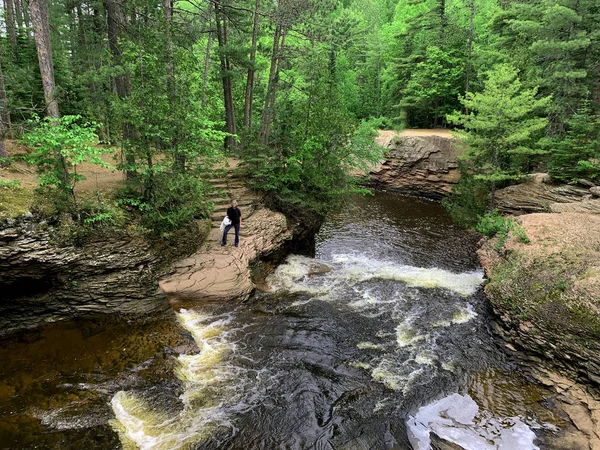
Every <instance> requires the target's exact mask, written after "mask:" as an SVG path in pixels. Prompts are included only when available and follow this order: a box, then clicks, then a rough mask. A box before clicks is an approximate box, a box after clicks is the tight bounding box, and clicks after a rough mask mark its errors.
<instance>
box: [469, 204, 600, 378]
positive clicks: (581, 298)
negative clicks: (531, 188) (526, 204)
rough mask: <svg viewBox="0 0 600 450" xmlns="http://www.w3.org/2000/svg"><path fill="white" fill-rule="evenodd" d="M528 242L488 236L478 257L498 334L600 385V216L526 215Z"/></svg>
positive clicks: (523, 221)
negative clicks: (495, 316)
mask: <svg viewBox="0 0 600 450" xmlns="http://www.w3.org/2000/svg"><path fill="white" fill-rule="evenodd" d="M517 220H518V222H519V223H520V224H521V225H522V226H523V228H524V229H525V231H526V233H527V236H528V237H529V239H531V243H522V242H520V241H519V239H518V238H517V237H514V236H513V237H511V238H510V239H509V240H507V242H506V243H505V244H504V245H502V246H501V247H499V243H498V240H497V239H498V238H495V239H492V240H488V241H486V242H485V243H484V244H483V245H482V247H481V249H480V251H479V254H480V258H481V261H482V264H483V266H484V268H485V271H486V275H487V277H488V279H489V282H488V284H487V285H486V287H485V292H486V294H487V297H488V299H489V301H490V303H491V305H492V307H493V309H494V312H495V313H496V314H497V316H498V317H499V318H500V325H499V326H498V327H497V330H496V331H497V332H498V333H499V334H501V335H502V336H503V337H504V338H505V339H506V340H507V341H508V342H510V343H512V344H513V345H514V346H515V348H516V349H517V350H525V351H526V352H527V353H528V355H530V358H531V360H532V361H534V362H535V363H538V364H546V365H549V366H550V367H552V368H554V369H558V370H559V371H561V372H562V373H565V374H568V375H569V376H571V377H573V378H574V379H578V380H580V381H582V382H584V383H587V384H590V383H591V384H592V385H595V386H596V387H597V388H599V387H600V362H599V361H600V216H598V215H593V214H583V213H563V214H543V213H538V214H528V215H524V216H520V217H519V218H518V219H517Z"/></svg>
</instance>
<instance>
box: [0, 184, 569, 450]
mask: <svg viewBox="0 0 600 450" xmlns="http://www.w3.org/2000/svg"><path fill="white" fill-rule="evenodd" d="M477 240H478V236H477V235H474V234H472V233H469V232H466V231H464V230H462V229H460V228H459V227H457V226H456V225H454V224H453V223H452V222H451V221H450V219H449V217H448V216H447V215H446V214H445V212H444V211H443V209H442V208H441V207H440V206H439V205H438V204H435V203H431V202H426V201H419V200H415V199H408V198H403V197H399V196H395V195H392V194H385V193H380V194H377V195H375V196H374V197H367V198H355V199H353V200H352V201H351V202H349V203H348V204H347V205H345V207H344V208H343V209H342V211H341V212H339V213H337V214H334V215H332V216H330V217H329V218H328V220H327V222H326V223H325V224H324V226H323V228H322V230H321V232H320V233H319V235H318V237H317V248H316V257H315V258H307V257H303V256H296V255H293V256H291V257H290V258H289V259H288V261H287V262H286V263H285V264H283V265H282V266H280V267H278V268H277V270H276V271H274V273H272V274H271V275H269V277H268V278H267V280H266V283H267V284H269V285H270V286H271V290H270V291H269V292H259V293H257V294H256V295H255V296H254V297H253V298H252V299H251V300H250V301H249V302H246V303H244V304H240V305H234V304H228V305H221V306H214V305H211V306H206V305H191V306H188V307H187V309H182V310H180V311H176V312H175V313H165V315H163V316H161V317H157V318H154V319H148V320H146V321H145V322H138V323H121V322H116V323H115V322H107V321H106V320H104V321H97V320H96V321H94V320H91V321H90V320H87V321H80V322H77V323H72V324H66V325H64V324H63V325H56V326H51V327H48V328H47V329H45V330H42V331H39V332H36V333H29V334H25V335H22V336H17V337H14V338H12V339H10V340H5V341H4V342H2V345H1V348H0V356H1V358H2V359H1V361H2V366H1V367H0V415H1V416H2V417H1V418H0V448H15V449H16V448H65V449H67V448H69V449H71V448H72V449H80V448H88V449H108V448H121V447H124V448H131V449H134V448H144V449H155V448H156V449H175V448H191V449H195V448H198V449H353V450H354V449H391V448H393V449H410V448H412V447H411V440H410V438H409V436H413V437H412V445H415V446H416V447H417V448H427V445H426V444H425V443H423V442H424V441H422V440H421V441H419V439H418V438H416V437H414V436H415V433H417V434H418V433H421V434H422V433H424V431H423V429H422V425H423V423H425V422H427V423H429V422H431V423H432V424H433V425H431V426H436V425H435V424H436V420H437V419H435V417H434V418H433V419H431V417H432V416H435V411H434V412H432V411H431V410H429V409H423V410H421V411H419V408H420V407H422V406H425V405H428V404H431V403H434V405H433V406H432V407H430V409H431V408H433V409H435V407H436V406H435V405H436V404H435V402H436V401H438V400H440V399H444V398H448V396H450V395H453V394H454V395H458V394H460V396H459V397H450V400H448V401H450V402H454V404H460V405H463V407H461V408H459V409H462V410H463V411H461V412H464V411H466V410H469V408H472V407H473V405H475V403H477V404H478V405H479V408H480V410H478V412H477V415H478V418H483V419H482V420H483V421H484V423H481V424H479V425H478V426H471V425H465V424H464V423H461V420H463V419H461V417H458V416H457V417H456V418H454V419H453V421H454V425H453V426H455V430H458V431H457V436H458V437H457V441H456V442H458V443H461V445H464V446H465V448H477V449H480V448H487V447H481V446H479V447H478V445H479V444H478V442H479V441H478V440H477V439H483V440H484V441H485V442H487V444H489V445H490V447H489V448H499V447H498V446H499V445H504V447H502V448H505V449H512V448H514V449H528V448H531V449H533V448H537V447H536V445H537V446H539V447H540V448H544V447H543V439H541V440H540V439H539V438H538V439H537V440H535V443H534V439H536V438H535V435H533V433H534V432H536V433H537V434H538V435H539V436H540V437H542V438H543V434H544V429H547V428H548V427H549V426H550V425H549V423H558V422H559V419H557V418H556V417H554V416H553V413H552V411H550V410H547V409H545V408H544V407H543V406H542V405H543V403H544V402H543V401H544V398H545V395H547V393H546V392H544V391H543V390H542V389H540V388H538V387H536V386H533V385H531V384H530V383H528V382H527V381H526V380H524V379H523V378H522V377H521V376H520V375H519V374H518V372H516V371H515V366H514V365H512V364H511V363H510V362H509V361H506V360H505V358H504V354H503V353H502V352H500V351H499V350H498V345H497V343H496V342H494V340H493V338H492V337H491V334H490V332H489V330H488V323H489V317H488V314H487V312H486V310H485V307H484V301H483V297H482V293H481V290H480V287H479V285H480V283H481V281H482V272H481V269H480V268H479V266H478V261H477V257H476V255H475V247H476V242H477ZM474 407H475V408H477V405H475V406H474ZM438 409H439V408H438ZM418 411H419V414H420V415H419V414H417V412H418ZM444 414H446V413H444ZM411 417H412V419H411ZM423 417H428V418H429V419H427V420H425V419H423ZM465 420H466V421H468V418H467V419H464V420H463V422H464V421H465ZM477 420H479V419H477ZM442 421H443V420H442ZM438 422H439V421H438ZM407 424H408V426H407ZM440 426H441V425H440ZM419 427H421V428H419ZM478 427H479V428H478ZM415 430H416V431H415ZM532 430H534V431H532ZM540 430H541V431H540ZM436 432H438V434H439V433H443V432H444V427H443V426H441V428H439V429H438V428H436ZM426 433H428V431H427V432H426ZM482 436H483V437H482ZM532 436H533V437H532ZM519 439H520V440H519ZM419 442H421V444H419ZM419 445H420V446H421V447H419Z"/></svg>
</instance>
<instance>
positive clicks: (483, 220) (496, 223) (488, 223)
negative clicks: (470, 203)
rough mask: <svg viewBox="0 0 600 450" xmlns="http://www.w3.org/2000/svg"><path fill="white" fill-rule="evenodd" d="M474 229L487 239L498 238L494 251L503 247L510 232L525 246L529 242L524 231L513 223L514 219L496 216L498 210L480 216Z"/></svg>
mask: <svg viewBox="0 0 600 450" xmlns="http://www.w3.org/2000/svg"><path fill="white" fill-rule="evenodd" d="M475 229H476V230H477V231H479V232H480V233H482V234H485V235H486V236H488V237H494V236H498V242H497V243H496V245H495V248H496V250H500V249H501V248H502V247H503V246H504V244H505V243H506V240H507V239H508V238H509V236H510V233H511V232H512V233H513V234H514V235H515V236H517V237H518V238H519V240H520V241H521V242H523V243H525V244H527V243H529V242H531V241H530V239H529V237H528V236H527V233H526V232H525V229H524V228H523V227H522V226H521V225H519V224H518V223H517V222H515V219H513V218H512V217H510V218H505V217H503V216H501V215H500V214H498V210H494V211H492V212H490V213H487V214H484V215H483V216H480V217H479V222H478V223H477V225H476V226H475Z"/></svg>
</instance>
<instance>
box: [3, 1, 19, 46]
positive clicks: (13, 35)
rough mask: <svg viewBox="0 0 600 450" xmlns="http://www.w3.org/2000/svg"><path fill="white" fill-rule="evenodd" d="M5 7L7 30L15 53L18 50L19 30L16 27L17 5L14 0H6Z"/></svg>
mask: <svg viewBox="0 0 600 450" xmlns="http://www.w3.org/2000/svg"><path fill="white" fill-rule="evenodd" d="M4 9H5V10H6V30H7V31H8V41H9V42H10V48H11V51H12V53H13V55H14V54H15V52H16V51H17V31H16V29H15V5H14V3H13V0H4Z"/></svg>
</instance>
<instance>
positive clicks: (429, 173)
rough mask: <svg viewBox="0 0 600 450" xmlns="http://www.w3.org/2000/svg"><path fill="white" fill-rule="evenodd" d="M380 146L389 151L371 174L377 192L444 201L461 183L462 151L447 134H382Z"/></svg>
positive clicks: (440, 132) (437, 131) (410, 131)
mask: <svg viewBox="0 0 600 450" xmlns="http://www.w3.org/2000/svg"><path fill="white" fill-rule="evenodd" d="M378 143H379V145H381V146H383V147H384V148H386V149H387V151H386V153H385V159H384V160H383V161H382V162H381V163H380V164H379V165H378V166H377V167H374V168H373V169H372V170H371V173H370V178H371V183H372V184H373V185H374V186H375V187H376V188H379V189H385V190H388V191H392V192H398V193H400V194H407V195H415V196H419V197H427V198H432V199H436V200H440V199H442V198H443V197H445V196H446V195H447V194H448V193H449V192H450V191H451V189H452V185H453V184H455V183H457V182H458V179H459V177H460V173H459V170H458V164H457V162H456V158H457V156H458V155H459V154H460V151H459V150H458V149H457V148H456V147H455V146H454V145H453V144H452V143H453V141H452V136H451V135H450V133H449V132H448V131H446V130H405V131H404V132H402V133H400V134H395V133H393V132H386V131H382V132H380V136H379V138H378Z"/></svg>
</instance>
